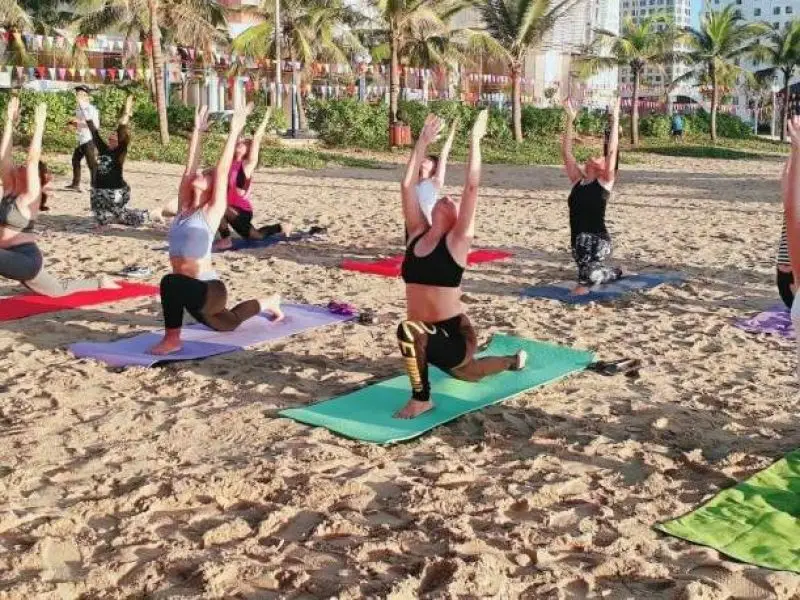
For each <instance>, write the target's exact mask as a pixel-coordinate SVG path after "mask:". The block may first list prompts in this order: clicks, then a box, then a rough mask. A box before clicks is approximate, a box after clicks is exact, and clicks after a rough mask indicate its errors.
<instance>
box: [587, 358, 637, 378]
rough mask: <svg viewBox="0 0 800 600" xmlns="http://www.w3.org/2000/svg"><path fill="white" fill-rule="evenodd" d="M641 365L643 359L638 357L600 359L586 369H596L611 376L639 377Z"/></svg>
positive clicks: (597, 371)
mask: <svg viewBox="0 0 800 600" xmlns="http://www.w3.org/2000/svg"><path fill="white" fill-rule="evenodd" d="M641 366H642V361H641V360H639V359H638V358H620V359H619V360H612V361H605V360H598V361H596V362H593V363H592V364H590V365H589V366H588V367H586V370H588V371H594V372H595V373H598V374H600V375H605V376H606V377H611V376H612V375H625V376H627V377H638V376H639V369H640V368H641Z"/></svg>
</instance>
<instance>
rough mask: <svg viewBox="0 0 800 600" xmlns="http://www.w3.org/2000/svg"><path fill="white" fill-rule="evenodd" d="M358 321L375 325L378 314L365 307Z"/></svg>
mask: <svg viewBox="0 0 800 600" xmlns="http://www.w3.org/2000/svg"><path fill="white" fill-rule="evenodd" d="M358 322H359V323H361V324H362V325H375V324H376V323H377V322H378V315H376V314H375V311H374V310H372V309H371V308H365V309H364V310H362V311H361V313H360V314H359V315H358Z"/></svg>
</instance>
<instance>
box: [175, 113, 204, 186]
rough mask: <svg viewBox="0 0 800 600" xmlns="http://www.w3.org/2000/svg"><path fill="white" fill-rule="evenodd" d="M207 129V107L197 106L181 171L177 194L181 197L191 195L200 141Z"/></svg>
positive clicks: (197, 164) (198, 157)
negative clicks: (187, 150)
mask: <svg viewBox="0 0 800 600" xmlns="http://www.w3.org/2000/svg"><path fill="white" fill-rule="evenodd" d="M207 129H208V108H206V107H205V106H199V107H197V108H196V109H195V111H194V129H193V130H192V137H191V139H190V140H189V152H188V154H187V157H186V169H184V171H183V177H182V178H181V185H180V191H179V195H180V197H181V198H183V197H184V196H185V194H188V196H185V197H187V198H188V197H190V196H191V193H192V192H191V187H192V178H193V177H194V175H195V173H196V172H197V167H198V166H199V164H200V142H201V141H202V139H203V133H204V132H205V131H206V130H207Z"/></svg>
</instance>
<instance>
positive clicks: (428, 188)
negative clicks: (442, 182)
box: [417, 179, 439, 225]
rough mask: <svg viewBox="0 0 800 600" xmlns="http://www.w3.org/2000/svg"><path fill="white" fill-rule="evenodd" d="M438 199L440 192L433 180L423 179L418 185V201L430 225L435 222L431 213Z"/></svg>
mask: <svg viewBox="0 0 800 600" xmlns="http://www.w3.org/2000/svg"><path fill="white" fill-rule="evenodd" d="M438 199H439V190H438V189H437V187H436V184H435V183H433V180H432V179H423V180H422V181H420V182H419V183H418V184H417V201H418V202H419V207H420V208H421V209H422V214H424V215H425V219H426V220H427V221H428V224H429V225H430V224H431V223H432V222H433V220H432V218H431V212H433V206H434V205H435V204H436V201H437V200H438Z"/></svg>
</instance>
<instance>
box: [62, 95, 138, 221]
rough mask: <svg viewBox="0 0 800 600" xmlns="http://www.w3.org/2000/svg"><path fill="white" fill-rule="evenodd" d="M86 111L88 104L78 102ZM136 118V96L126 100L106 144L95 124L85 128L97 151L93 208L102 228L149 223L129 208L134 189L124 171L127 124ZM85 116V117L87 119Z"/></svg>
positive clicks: (92, 194)
mask: <svg viewBox="0 0 800 600" xmlns="http://www.w3.org/2000/svg"><path fill="white" fill-rule="evenodd" d="M78 104H79V106H80V108H81V110H82V111H83V110H84V109H87V108H88V106H89V100H88V99H83V100H78ZM132 116H133V96H128V97H127V98H126V99H125V108H124V109H123V111H122V116H121V117H120V118H119V122H118V123H117V131H116V132H114V133H112V134H111V135H110V136H108V141H107V142H106V141H105V140H103V138H102V137H101V136H100V132H99V131H98V130H97V125H95V123H94V121H92V120H91V119H89V118H86V125H87V127H89V131H90V132H91V133H92V139H93V140H94V145H95V147H96V148H97V167H96V168H95V172H94V181H92V191H91V196H90V198H91V202H90V203H91V207H92V212H93V213H94V218H95V219H97V224H98V225H99V226H101V227H102V226H103V225H110V224H111V223H118V224H120V225H128V226H129V227H140V226H142V225H143V224H144V223H146V222H147V220H148V212H147V211H146V210H135V209H131V208H127V204H128V202H130V200H131V188H130V187H129V186H128V184H127V183H125V179H124V178H123V176H122V169H123V167H124V165H125V157H126V156H127V155H128V144H129V143H130V140H131V135H130V131H129V130H128V123H129V122H130V120H131V117H132ZM85 117H86V114H85V113H84V118H85Z"/></svg>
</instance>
